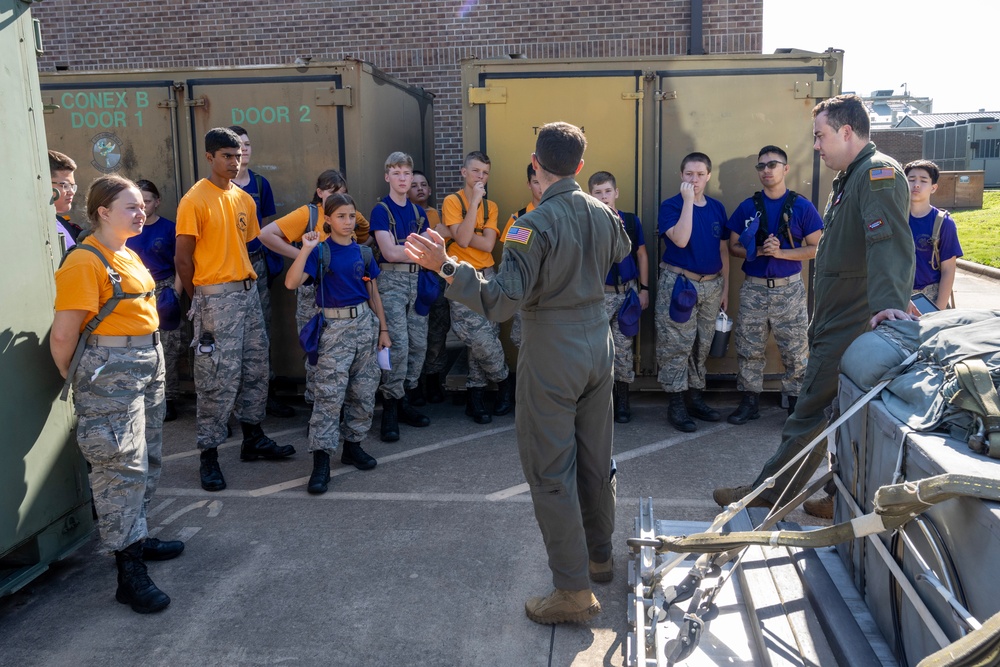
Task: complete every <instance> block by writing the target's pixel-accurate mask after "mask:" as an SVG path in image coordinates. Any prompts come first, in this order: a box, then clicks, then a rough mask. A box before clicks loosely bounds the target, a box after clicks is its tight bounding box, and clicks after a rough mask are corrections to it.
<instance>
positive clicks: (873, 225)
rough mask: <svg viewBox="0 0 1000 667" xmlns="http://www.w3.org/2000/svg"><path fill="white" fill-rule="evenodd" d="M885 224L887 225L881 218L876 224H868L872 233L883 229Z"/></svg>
mask: <svg viewBox="0 0 1000 667" xmlns="http://www.w3.org/2000/svg"><path fill="white" fill-rule="evenodd" d="M884 224H885V223H884V222H882V218H879V219H877V220H875V221H874V222H869V223H868V229H869V230H870V231H873V232H874V231H875V230H876V229H878V228H879V227H881V226H882V225H884Z"/></svg>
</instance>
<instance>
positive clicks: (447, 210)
mask: <svg viewBox="0 0 1000 667" xmlns="http://www.w3.org/2000/svg"><path fill="white" fill-rule="evenodd" d="M489 177H490V159H489V157H487V156H486V154H485V153H482V152H480V151H473V152H471V153H469V154H468V155H466V156H465V163H464V165H463V166H462V178H463V179H465V187H464V188H462V189H461V190H459V191H458V192H456V193H455V194H451V195H448V196H447V197H445V199H444V202H443V203H442V204H441V219H442V222H443V223H444V227H443V229H442V230H441V231H442V234H441V236H442V237H444V238H445V240H446V244H447V245H446V252H447V253H448V255H449V256H451V257H452V258H454V259H455V260H456V261H459V262H461V261H465V262H468V263H469V264H471V265H472V266H473V268H475V269H476V270H477V271H479V272H480V273H481V274H482V275H483V277H484V278H487V279H489V278H490V277H492V276H493V274H494V271H493V246H494V245H495V244H496V241H497V237H498V236H499V235H500V230H499V229H498V228H497V215H498V209H497V205H496V203H495V202H491V201H489V200H488V199H486V181H487V180H488V179H489ZM451 324H452V329H454V331H455V335H456V336H458V338H459V340H461V341H462V342H463V343H465V345H466V347H467V348H468V351H469V374H468V377H467V379H466V381H465V387H466V390H467V392H468V394H467V400H466V405H465V414H467V415H469V416H470V417H472V418H473V419H474V420H475V421H476V423H477V424H489V423H490V422H491V421H493V418H492V417H491V416H490V412H489V411H488V410H487V409H486V405H485V402H484V394H485V391H486V385H487V383H488V381H492V382H495V383H497V390H498V391H497V400H496V404H495V405H494V406H493V414H496V415H505V414H507V413H509V412H510V411H511V410H512V409H513V408H514V401H513V399H514V392H513V383H511V382H510V381H509V380H508V377H507V376H508V373H509V371H508V368H507V361H506V359H505V358H504V353H503V346H502V345H500V325H499V324H497V323H496V322H490V321H489V320H488V319H486V317H484V316H483V315H480V314H479V313H477V312H475V311H474V310H472V309H470V308H469V307H467V306H465V305H463V304H461V303H459V302H457V301H452V302H451Z"/></svg>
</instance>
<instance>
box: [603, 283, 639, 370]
mask: <svg viewBox="0 0 1000 667" xmlns="http://www.w3.org/2000/svg"><path fill="white" fill-rule="evenodd" d="M618 289H619V290H620V291H619V292H617V293H616V292H614V291H612V292H608V291H606V290H605V292H604V310H605V312H607V314H608V322H609V323H610V324H611V337H612V338H613V339H614V341H615V382H628V383H630V384H631V383H632V381H633V380H635V357H634V355H633V352H632V338H630V337H628V336H626V335H625V334H623V333H622V330H621V328H620V327H619V326H618V311H619V310H620V309H621V307H622V303H623V302H624V301H625V295H626V294H627V293H628V290H630V289H635V281H634V280H630V281H628V282H627V283H625V284H624V285H622V286H621V287H619V288H618Z"/></svg>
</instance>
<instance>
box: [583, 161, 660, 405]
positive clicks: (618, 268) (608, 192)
mask: <svg viewBox="0 0 1000 667" xmlns="http://www.w3.org/2000/svg"><path fill="white" fill-rule="evenodd" d="M587 188H588V189H589V190H590V196H592V197H594V198H596V199H598V200H600V201H601V202H603V203H604V204H606V205H607V206H608V207H609V208H610V209H611V210H612V211H615V212H616V213H617V214H618V218H619V219H620V220H621V221H622V225H624V227H625V232H626V233H627V234H628V237H629V241H630V242H631V243H632V250H631V252H629V254H628V255H626V256H625V258H624V259H623V260H622V261H620V262H618V263H617V264H615V265H614V266H612V267H611V271H610V272H609V273H608V275H607V278H605V280H604V310H605V311H607V313H608V321H609V322H610V323H611V337H612V339H613V340H614V342H615V387H614V391H613V392H612V397H613V399H614V410H615V421H616V422H618V423H619V424H626V423H628V422H629V421H631V420H632V409H631V406H630V405H629V395H628V386H629V385H630V384H632V381H633V380H635V361H634V356H633V352H632V345H633V339H632V336H626V335H625V334H623V333H622V330H621V326H620V324H619V322H618V313H619V311H620V310H621V307H622V303H623V302H624V301H625V298H626V296H627V295H628V294H629V292H630V291H635V292H636V294H637V296H638V297H639V305H640V307H641V308H642V310H646V308H647V307H648V306H649V258H648V256H647V254H646V238H645V235H644V234H643V232H642V222H641V221H640V220H639V216H637V215H635V214H634V213H626V212H624V211H621V210H619V209H618V182H617V180H616V179H615V177H614V174H612V173H611V172H609V171H598V172H595V173H594V175H593V176H591V177H590V179H588V180H587Z"/></svg>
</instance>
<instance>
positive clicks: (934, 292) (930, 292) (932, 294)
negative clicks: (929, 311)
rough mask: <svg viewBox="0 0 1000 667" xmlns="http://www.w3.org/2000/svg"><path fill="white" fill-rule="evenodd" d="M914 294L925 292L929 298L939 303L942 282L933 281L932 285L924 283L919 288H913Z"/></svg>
mask: <svg viewBox="0 0 1000 667" xmlns="http://www.w3.org/2000/svg"><path fill="white" fill-rule="evenodd" d="M913 293H914V294H923V295H924V296H926V297H927V298H928V299H930V300H931V301H933V302H934V303H937V299H938V295H939V294H941V283H931V284H930V285H924V286H923V287H922V288H920V289H918V290H913Z"/></svg>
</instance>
